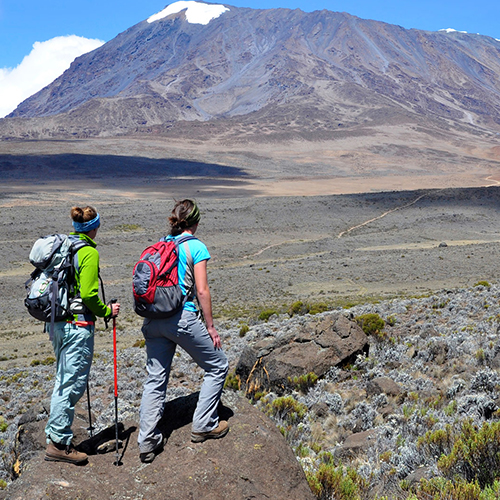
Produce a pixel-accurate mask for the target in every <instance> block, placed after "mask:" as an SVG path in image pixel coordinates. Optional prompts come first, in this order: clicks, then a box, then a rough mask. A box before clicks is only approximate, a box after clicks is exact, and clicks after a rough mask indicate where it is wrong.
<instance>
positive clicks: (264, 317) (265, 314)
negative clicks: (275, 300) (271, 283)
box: [259, 309, 278, 321]
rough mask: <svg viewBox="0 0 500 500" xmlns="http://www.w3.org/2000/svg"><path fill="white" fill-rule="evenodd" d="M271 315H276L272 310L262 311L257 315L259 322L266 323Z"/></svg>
mask: <svg viewBox="0 0 500 500" xmlns="http://www.w3.org/2000/svg"><path fill="white" fill-rule="evenodd" d="M273 314H278V313H277V311H276V310H274V309H264V310H262V311H261V312H260V314H259V319H260V320H261V321H267V320H268V319H269V318H270V317H271V316H272V315H273Z"/></svg>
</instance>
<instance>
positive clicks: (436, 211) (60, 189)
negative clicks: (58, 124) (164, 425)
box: [0, 139, 500, 368]
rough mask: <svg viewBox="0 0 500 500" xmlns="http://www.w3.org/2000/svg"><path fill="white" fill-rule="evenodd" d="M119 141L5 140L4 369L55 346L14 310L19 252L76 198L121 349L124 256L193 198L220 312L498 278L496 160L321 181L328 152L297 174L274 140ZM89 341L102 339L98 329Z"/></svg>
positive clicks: (126, 287)
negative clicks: (245, 143) (90, 212)
mask: <svg viewBox="0 0 500 500" xmlns="http://www.w3.org/2000/svg"><path fill="white" fill-rule="evenodd" d="M123 144H124V143H123V141H119V140H114V139H109V140H107V141H94V142H92V143H90V142H86V141H75V142H73V143H65V144H64V151H65V153H64V154H61V144H60V143H59V142H58V141H46V142H27V143H22V144H20V143H2V145H1V151H0V170H1V173H2V178H3V182H2V185H1V187H0V227H1V232H0V246H1V251H0V286H1V292H0V293H1V302H0V336H1V338H2V345H3V349H2V351H3V353H2V355H1V359H2V361H0V367H2V368H6V367H8V366H12V365H15V364H22V363H27V362H30V361H31V360H32V359H33V358H37V359H43V358H44V357H45V356H49V355H50V354H51V346H50V345H49V343H48V341H47V336H46V334H44V333H43V331H42V325H41V324H40V323H38V322H37V321H36V320H34V319H31V318H30V317H29V316H28V314H27V313H26V312H25V309H24V306H23V298H24V282H25V281H26V280H27V279H28V276H29V274H30V272H31V270H32V266H31V264H30V263H29V261H28V254H29V250H30V248H31V245H32V244H33V242H34V240H35V239H36V238H37V237H39V236H42V235H45V234H50V233H54V232H69V231H70V230H71V225H70V219H69V210H70V207H71V206H72V205H74V204H78V205H86V204H91V205H94V206H96V208H97V209H98V211H99V212H100V213H101V215H102V220H103V224H102V227H101V230H100V232H99V234H98V237H97V242H98V245H99V247H98V248H99V250H100V255H101V272H102V276H103V278H104V281H105V284H106V295H107V298H108V299H109V298H112V297H116V298H118V299H119V300H120V301H121V302H122V304H123V310H122V311H123V314H122V315H121V316H120V318H119V322H118V328H119V331H120V335H121V340H120V341H121V342H123V343H124V344H130V343H133V342H135V341H136V340H137V338H136V337H137V335H136V333H135V334H134V337H133V338H132V337H130V338H129V336H127V325H134V326H137V325H139V324H140V318H139V317H137V316H136V315H135V314H134V312H133V310H132V301H131V284H130V281H131V272H132V268H133V265H134V263H135V261H136V260H137V258H138V256H139V254H140V253H141V251H142V250H143V248H144V247H145V246H147V245H148V244H150V243H151V242H153V241H155V240H157V239H158V238H159V237H160V236H162V235H163V234H164V232H165V231H166V218H167V216H168V214H169V211H170V209H171V206H172V204H173V200H174V199H179V198H181V197H195V198H196V199H197V200H198V202H199V204H200V206H201V210H202V214H203V218H202V222H201V224H200V227H199V232H198V233H197V236H199V237H200V238H201V239H202V240H203V241H204V242H206V243H207V245H208V247H209V250H210V252H211V255H212V259H211V261H210V264H209V278H210V284H211V288H212V293H213V302H214V310H215V314H216V315H217V317H218V321H224V320H225V319H226V318H235V317H239V316H246V317H252V316H253V317H255V316H256V315H257V314H258V312H259V311H261V310H262V309H264V308H276V309H279V308H281V309H283V308H287V307H288V306H289V305H290V304H292V303H293V302H295V301H297V300H303V301H309V302H324V303H326V304H329V305H335V304H337V305H338V304H346V303H353V302H360V301H365V300H366V301H368V300H377V299H380V298H387V297H392V296H396V295H412V296H415V295H417V296H418V295H422V294H427V293H429V292H430V291H433V290H439V289H443V288H456V287H462V286H471V285H474V284H475V283H476V282H478V281H480V280H488V281H491V282H496V281H497V280H498V275H499V270H498V262H499V257H500V188H499V187H497V184H498V182H497V181H495V178H496V173H495V170H494V169H493V168H491V169H488V168H486V167H485V166H483V167H481V168H479V167H478V168H476V169H467V168H462V167H460V168H458V167H457V174H456V175H453V174H452V172H451V170H450V169H449V168H448V167H449V165H448V166H447V168H446V169H444V168H443V169H440V168H438V167H436V169H435V172H434V173H433V174H431V173H429V172H430V170H427V171H425V172H424V171H422V172H420V173H417V172H413V173H412V172H411V171H410V172H408V171H406V172H402V171H400V172H397V169H395V168H392V167H391V168H390V169H388V171H386V172H385V173H382V172H377V171H376V169H375V170H374V171H373V172H372V173H371V174H370V175H368V174H366V175H360V174H359V172H358V173H357V174H356V175H354V174H353V175H350V176H349V175H347V173H346V172H343V173H341V172H339V171H337V172H334V174H330V175H326V173H327V169H326V166H325V165H326V163H323V164H322V163H321V161H323V162H324V161H325V156H324V151H323V156H322V157H321V158H322V160H321V161H319V163H318V165H317V166H316V168H312V167H310V165H311V162H312V161H313V153H314V152H313V151H312V150H310V151H309V153H308V155H309V156H308V158H309V159H308V160H307V161H306V162H305V166H304V167H303V168H302V170H301V169H300V168H299V165H300V161H299V160H298V159H297V158H295V159H294V163H293V164H292V165H291V166H290V168H288V169H287V168H286V158H285V157H286V151H285V149H284V150H283V151H282V152H281V153H279V154H278V153H276V148H275V149H274V153H273V156H272V157H270V156H266V154H267V153H266V147H265V145H263V146H262V148H257V147H256V148H255V152H254V153H251V152H250V151H249V149H250V148H246V150H245V151H243V152H235V151H232V152H228V153H224V154H223V153H220V152H219V153H213V152H210V151H209V150H208V149H207V150H206V151H205V153H206V154H205V155H203V154H202V153H203V151H202V150H201V149H199V148H198V149H197V152H196V154H191V155H190V154H189V151H188V150H187V148H184V149H182V148H181V147H180V146H179V145H177V146H176V148H172V149H171V150H170V153H171V154H170V156H169V157H166V156H165V152H164V151H163V153H161V151H160V149H161V148H160V146H159V145H158V143H157V142H155V141H152V142H149V143H147V142H146V143H144V142H142V143H140V142H134V141H128V142H127V143H126V144H127V145H128V146H127V148H125V149H126V151H122V149H123V148H122V149H120V146H123ZM141 144H142V147H143V149H142V150H141V148H140V146H141ZM21 151H22V154H21ZM160 153H161V154H160ZM145 155H147V157H146V156H145ZM481 186H484V187H481ZM135 331H137V330H136V329H135ZM98 337H102V342H108V341H109V335H107V334H105V333H103V332H102V331H101V332H100V333H99V335H98Z"/></svg>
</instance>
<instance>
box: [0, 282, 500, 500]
mask: <svg viewBox="0 0 500 500" xmlns="http://www.w3.org/2000/svg"><path fill="white" fill-rule="evenodd" d="M499 293H500V289H499V288H498V286H489V285H488V284H483V285H478V286H476V287H472V288H469V289H458V290H442V291H440V292H437V293H436V294H434V295H430V296H428V297H423V298H412V299H404V300H391V301H384V302H380V303H378V304H366V305H360V306H356V307H353V308H351V309H347V310H341V309H339V310H337V311H334V312H331V311H329V312H324V313H321V314H318V315H316V316H313V317H311V316H308V315H306V316H300V315H295V316H293V317H291V318H290V317H289V316H288V315H282V316H272V317H270V318H269V320H268V321H264V320H261V321H255V322H254V323H253V324H251V325H250V328H249V329H248V331H247V332H246V333H245V334H243V335H242V334H241V328H240V325H238V324H236V323H234V324H231V323H226V324H224V325H221V327H220V332H221V337H222V339H223V344H224V349H225V351H226V353H227V354H228V358H229V360H230V364H231V367H232V369H233V370H234V368H235V367H236V364H237V362H238V360H239V358H240V355H241V353H242V351H243V350H244V347H245V346H248V345H252V344H254V343H255V342H257V343H262V342H267V344H268V345H270V344H271V343H272V342H275V341H278V342H279V341H280V339H282V338H284V337H285V336H287V335H290V334H293V333H295V334H297V335H299V336H300V334H301V332H304V331H305V330H306V329H307V328H308V325H310V324H311V323H314V322H317V323H318V324H319V323H323V322H329V321H330V320H331V318H332V317H334V318H335V317H338V315H339V314H340V315H341V316H347V317H355V318H359V317H360V316H362V315H366V314H377V315H379V317H380V318H382V319H384V320H385V326H384V327H383V328H382V329H380V330H379V331H378V333H372V334H371V335H370V336H369V349H368V351H367V352H365V353H362V354H359V355H358V356H357V358H356V359H355V360H353V362H352V363H350V364H347V365H344V366H332V367H331V369H330V370H329V371H328V372H327V373H326V374H325V375H324V376H322V377H320V379H319V380H318V381H316V383H312V384H309V386H308V387H307V386H304V387H302V389H299V387H297V389H296V390H292V389H291V388H288V389H287V392H286V394H285V398H288V399H280V398H279V397H278V394H277V393H276V392H268V393H267V394H266V395H265V396H264V397H262V398H261V399H260V401H259V402H258V405H257V406H259V407H260V408H261V410H262V411H263V412H265V413H267V414H268V415H270V416H271V418H272V419H273V420H274V421H275V423H276V425H277V426H278V427H279V429H280V430H281V433H282V434H283V435H284V436H285V438H286V440H287V441H288V443H289V445H290V446H291V447H292V448H293V450H294V452H295V455H296V457H297V460H298V462H299V463H300V464H301V465H302V467H303V469H304V470H305V472H306V474H307V475H308V476H309V479H310V484H311V485H312V486H314V484H315V483H314V481H311V478H312V477H314V475H315V474H316V472H317V471H318V469H319V468H321V466H322V464H323V465H324V464H325V460H333V461H334V463H335V464H336V466H337V467H339V469H338V470H341V469H342V467H345V466H350V467H351V468H352V469H354V470H355V471H356V474H355V475H353V473H351V477H353V478H358V480H357V484H358V486H359V485H360V486H359V488H360V493H361V495H360V498H372V496H370V495H374V494H378V495H379V496H382V495H387V497H388V498H398V499H403V498H409V491H410V489H411V487H412V485H413V486H415V485H416V483H417V482H418V481H419V479H420V478H422V477H426V478H429V477H432V476H442V475H446V471H443V468H442V467H438V458H439V456H440V454H441V453H449V452H450V446H451V444H453V440H452V439H451V436H453V435H455V433H457V434H458V433H459V432H460V430H461V429H462V425H463V423H464V422H467V421H469V422H471V423H472V425H474V426H477V427H478V428H480V427H481V426H482V425H483V424H484V423H488V424H491V425H493V424H498V411H497V410H498V408H499V405H500V400H499V398H498V390H497V389H498V386H499V384H500V379H499V375H498V372H497V369H498V367H499V366H500V340H499V333H498V330H499V318H500V307H499V305H498V298H499ZM127 330H131V327H129V328H127ZM134 333H135V334H136V335H138V336H139V335H140V333H139V331H138V330H135V331H134V332H131V331H128V332H127V334H134ZM123 334H125V332H122V335H123ZM112 359H113V357H112V352H110V351H102V352H100V353H99V355H98V356H97V357H96V359H95V362H94V365H93V368H92V375H91V392H92V401H93V403H92V404H93V408H94V413H95V425H96V426H97V430H103V429H105V428H107V427H108V426H109V425H110V423H111V422H113V415H114V405H113V394H112V391H110V390H109V388H111V387H112V384H113V382H112V380H113V379H112V377H113V369H112ZM118 362H119V367H120V368H119V373H120V378H119V380H120V382H119V384H120V385H119V387H120V389H119V390H120V392H119V398H120V419H121V421H122V422H126V423H127V422H128V423H127V425H126V427H127V429H128V430H129V431H130V432H129V436H131V438H130V444H128V446H129V448H128V449H127V450H126V451H125V455H124V458H123V462H124V466H123V467H118V468H116V467H114V466H113V465H112V462H113V461H112V456H111V455H110V454H107V455H103V456H102V455H93V456H92V457H91V464H95V465H94V466H92V465H90V466H87V467H85V468H83V469H80V470H78V469H79V468H76V467H67V466H64V465H60V464H55V465H53V464H47V463H46V462H43V460H42V458H41V457H42V450H43V442H42V444H40V442H39V441H38V445H37V447H35V449H33V448H31V449H30V448H29V447H28V446H27V443H28V441H30V440H31V442H34V443H37V439H38V438H39V436H38V437H37V432H38V433H40V432H41V429H42V428H43V423H44V420H45V419H46V418H47V412H46V408H45V406H46V398H47V395H48V391H49V390H50V387H51V384H52V382H51V380H50V379H51V374H52V372H53V366H51V365H50V364H48V363H41V364H39V365H36V366H34V365H32V366H28V367H24V368H11V369H7V370H4V371H2V372H0V373H1V377H0V388H1V390H2V394H3V396H2V400H1V401H0V415H1V422H2V426H1V427H0V438H1V439H2V443H3V445H2V456H1V461H0V480H2V481H4V483H3V485H4V487H6V489H4V491H1V490H0V498H12V499H14V498H27V496H26V494H27V493H26V492H30V494H32V496H31V498H33V499H35V498H36V499H38V498H44V497H45V496H44V495H46V494H50V495H51V498H58V499H69V498H75V497H76V496H77V495H79V494H82V495H84V496H85V495H88V494H89V492H93V491H94V493H93V495H94V496H92V498H106V497H105V496H100V495H105V494H109V493H110V492H112V493H113V495H114V497H116V498H120V499H121V498H138V499H139V498H171V496H170V495H171V494H172V489H169V487H168V485H177V484H179V483H178V482H177V481H178V480H180V478H182V477H186V474H187V476H189V480H190V481H192V483H190V484H191V486H189V487H187V489H185V490H183V493H182V494H183V495H184V494H185V495H186V497H184V496H181V497H179V496H177V497H176V498H190V497H189V491H192V492H199V491H200V488H204V495H206V496H204V497H206V498H220V497H217V493H216V491H217V488H218V487H219V486H220V485H221V484H222V483H221V479H220V478H221V476H220V474H221V471H225V472H224V473H225V474H226V473H227V474H228V476H227V477H230V478H232V479H231V480H230V481H229V484H228V482H226V485H225V486H224V487H225V488H226V489H227V488H229V489H227V491H229V490H230V489H231V484H230V483H231V481H234V482H235V484H237V485H238V488H242V489H240V490H237V491H238V492H239V493H238V492H236V493H235V492H233V496H232V498H247V497H248V496H246V495H247V494H248V495H250V494H253V495H254V497H255V498H264V495H266V494H269V492H271V493H272V492H273V491H274V493H273V494H274V495H277V494H276V492H275V490H273V488H275V487H281V488H283V489H282V491H283V492H284V494H285V495H284V496H283V497H280V496H279V494H278V496H272V498H290V496H289V495H290V493H289V488H290V487H291V486H292V485H295V486H294V487H296V488H300V489H297V495H296V496H294V498H308V493H307V492H306V491H305V490H304V489H303V485H304V480H302V481H301V480H300V474H299V473H298V472H297V471H296V469H295V468H294V467H293V465H292V463H291V462H288V460H289V459H288V458H287V453H286V452H285V450H284V449H283V448H282V447H281V445H280V439H279V435H278V432H277V430H276V429H274V431H273V430H272V429H271V427H270V426H269V425H268V423H266V418H265V417H264V416H261V417H260V419H259V416H258V415H257V414H256V412H255V410H254V409H250V408H247V407H246V405H245V403H244V402H243V401H241V399H240V396H242V394H243V389H244V387H243V386H242V387H241V389H242V390H241V392H240V394H239V396H238V395H237V394H235V393H234V392H233V391H234V389H231V388H229V387H228V388H226V389H225V393H224V396H223V401H224V403H225V406H227V407H228V408H229V409H231V410H232V411H233V413H234V414H233V415H232V416H231V418H230V422H232V424H233V428H234V430H233V431H232V432H231V433H230V434H229V435H228V436H227V437H226V438H224V439H223V440H221V441H220V442H217V443H208V446H205V445H203V446H202V448H203V449H201V448H193V447H191V446H189V445H187V444H186V440H187V439H188V429H189V425H188V424H189V419H187V420H182V419H180V420H179V421H177V418H178V416H179V415H178V414H177V413H175V411H176V408H177V409H178V407H180V406H182V405H183V404H184V405H187V406H189V404H188V403H189V401H191V400H192V392H193V391H194V390H196V387H198V386H199V382H200V377H201V376H202V374H201V373H200V370H198V369H197V368H194V367H193V364H192V363H191V362H190V359H189V356H187V355H186V354H185V353H184V352H182V351H179V356H178V357H176V358H175V362H174V366H173V369H172V376H171V380H170V383H169V388H168V391H167V399H168V400H169V401H170V403H168V407H167V410H168V411H169V412H170V415H176V417H175V418H173V419H170V420H169V419H167V420H166V425H167V427H168V429H167V430H168V435H169V436H170V437H169V441H168V444H167V452H166V453H162V454H161V455H159V456H158V457H157V459H156V460H155V462H154V463H153V465H151V466H142V467H141V465H140V464H139V462H138V459H137V457H136V453H137V450H136V448H135V445H134V443H133V440H134V439H135V434H134V429H133V426H132V424H133V423H134V422H137V419H138V409H139V404H140V396H141V383H142V381H143V380H144V362H145V353H144V349H143V348H141V347H140V346H139V345H138V346H136V347H131V348H127V349H122V350H120V352H119V358H118ZM230 385H233V387H234V384H230ZM284 403H287V404H288V406H286V405H285V406H283V404H284ZM44 405H45V406H44ZM191 406H192V404H191ZM26 410H28V411H27V412H26ZM172 412H173V413H172ZM79 418H80V420H78V419H77V423H76V424H75V427H78V428H79V429H80V430H79V433H80V434H79V436H80V437H85V431H84V430H83V429H84V428H85V426H86V425H87V416H86V409H85V407H84V406H83V407H82V408H81V409H80V417H79ZM174 423H175V425H174ZM19 426H20V427H19ZM19 429H21V430H20V431H19ZM445 429H447V432H448V435H449V436H450V438H449V440H448V442H446V441H443V442H441V443H439V442H438V441H436V442H432V440H430V439H428V440H427V441H426V440H422V437H423V436H424V435H425V434H426V433H427V432H428V431H429V432H437V431H441V432H442V431H443V430H445ZM436 435H438V434H436ZM266 436H267V437H266ZM264 438H265V439H264ZM263 439H264V440H263ZM221 450H222V451H221ZM242 450H243V451H242ZM325 453H326V455H325ZM172 457H175V459H174V460H172ZM244 457H247V458H248V457H249V459H244ZM18 458H19V459H20V461H19V462H17V461H16V460H17V459H18ZM228 459H229V461H228ZM231 459H232V461H231ZM178 460H179V461H181V462H178ZM275 460H277V461H275ZM281 460H287V462H286V463H287V464H288V465H287V466H286V467H285V466H283V467H281V466H282V465H283V463H282V462H281ZM253 461H254V462H253ZM179 463H182V464H183V465H184V466H183V467H179ZM231 463H232V464H233V466H232V467H231V466H230V465H228V464H231ZM340 463H341V464H343V465H339V464H340ZM252 464H253V465H252ZM262 464H264V467H261V466H262ZM270 464H272V467H270V466H269V465H270ZM13 465H14V469H13ZM16 467H17V468H16ZM245 467H248V470H247V472H246V473H244V469H245ZM13 470H14V472H15V471H16V470H17V472H19V471H21V477H20V479H17V480H15V481H14V482H11V479H12V471H13ZM266 470H267V471H276V472H277V475H276V476H274V475H272V477H274V478H275V480H276V481H278V483H276V484H274V485H273V484H268V485H265V484H264V485H262V484H261V485H260V486H259V483H258V482H257V481H256V478H257V477H259V476H258V474H265V471H266ZM165 471H167V474H166V475H165ZM259 471H260V472H259ZM189 472H191V474H190V473H189ZM462 472H463V471H462ZM161 474H163V477H161ZM241 474H243V476H241ZM278 476H279V477H278ZM160 477H161V479H160ZM260 477H261V478H262V477H266V476H265V475H261V476H260ZM267 477H268V479H269V476H267ZM359 478H363V479H362V480H361V479H359ZM8 483H9V485H8V486H7V484H8ZM184 484H185V483H184ZM162 485H163V486H162ZM280 485H281V486H280ZM124 486H126V488H125V489H124ZM96 488H97V491H95V489H96ZM190 488H191V489H190ZM214 488H215V489H214ZM225 491H226V490H225ZM328 493H330V494H331V493H332V492H331V491H330V492H328V491H323V493H322V494H318V498H327V496H326V495H327V494H328ZM234 494H236V496H234ZM238 494H240V495H241V496H238ZM151 495H152V496H151ZM155 495H156V496H155ZM162 495H164V496H162ZM287 495H288V496H287ZM321 495H323V496H321ZM107 498H109V496H108V497H107ZM266 498H267V497H266ZM419 498H428V497H425V496H424V497H419ZM435 498H438V497H435ZM441 498H445V497H441ZM464 498H465V497H464ZM467 498H469V497H467ZM470 498H479V497H470ZM491 498H494V497H491ZM495 498H496V497H495Z"/></svg>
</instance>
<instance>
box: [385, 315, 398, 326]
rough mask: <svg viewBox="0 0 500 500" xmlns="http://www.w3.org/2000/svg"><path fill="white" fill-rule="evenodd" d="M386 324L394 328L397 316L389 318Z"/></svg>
mask: <svg viewBox="0 0 500 500" xmlns="http://www.w3.org/2000/svg"><path fill="white" fill-rule="evenodd" d="M385 322H386V323H387V324H388V325H389V326H394V325H395V324H396V316H394V315H391V316H387V319H386V320H385Z"/></svg>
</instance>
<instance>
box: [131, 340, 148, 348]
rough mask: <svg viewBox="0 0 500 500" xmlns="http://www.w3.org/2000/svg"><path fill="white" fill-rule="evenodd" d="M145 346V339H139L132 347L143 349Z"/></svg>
mask: <svg viewBox="0 0 500 500" xmlns="http://www.w3.org/2000/svg"><path fill="white" fill-rule="evenodd" d="M145 346H146V340H145V339H139V340H137V341H136V342H135V343H134V345H133V346H132V347H141V348H142V347H145Z"/></svg>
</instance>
